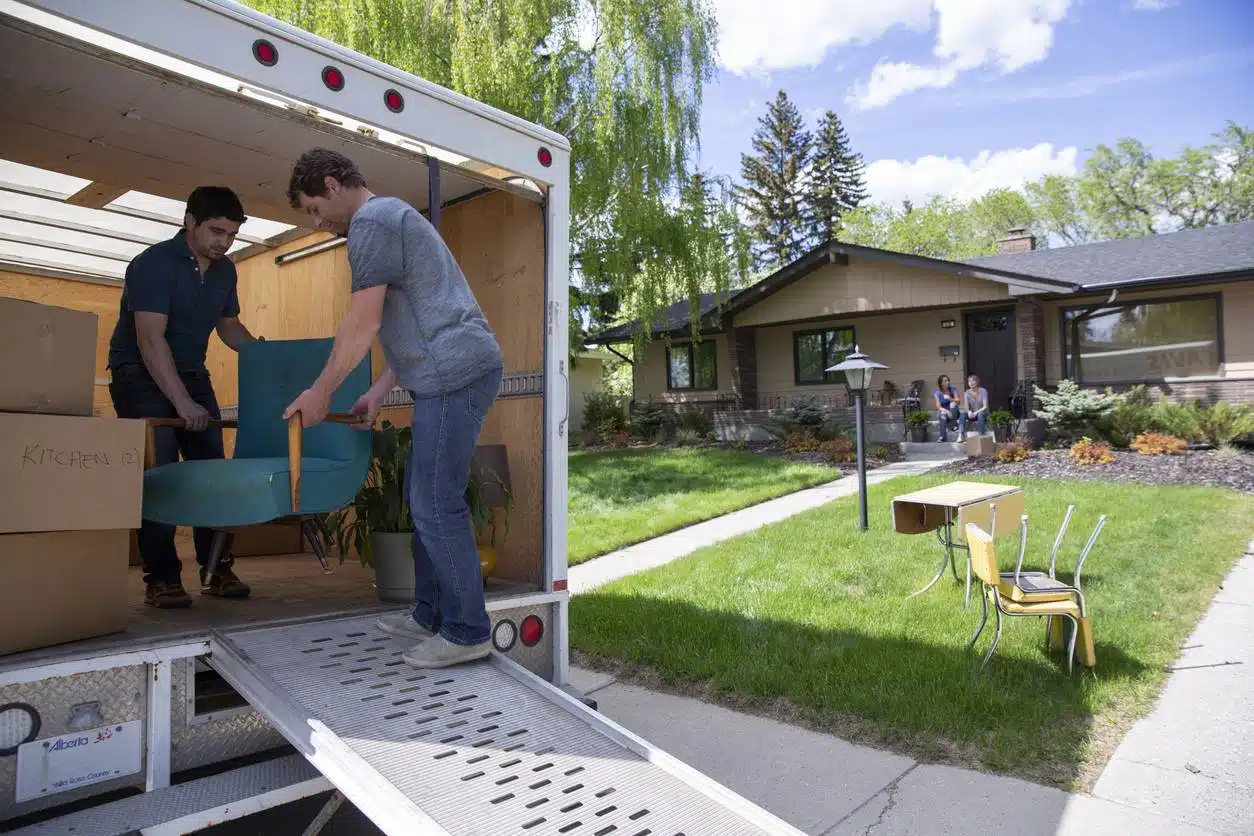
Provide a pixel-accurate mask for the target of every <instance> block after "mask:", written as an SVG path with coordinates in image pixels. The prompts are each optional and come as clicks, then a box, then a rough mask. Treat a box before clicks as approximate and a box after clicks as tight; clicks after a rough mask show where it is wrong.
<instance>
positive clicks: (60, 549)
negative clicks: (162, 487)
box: [0, 529, 130, 654]
mask: <svg viewBox="0 0 1254 836" xmlns="http://www.w3.org/2000/svg"><path fill="white" fill-rule="evenodd" d="M127 543H128V532H127V531H126V530H125V529H122V530H115V531H67V532H54V533H50V534H3V535H0V654H4V653H18V652H21V651H23V650H34V649H36V648H40V647H47V646H49V645H54V644H64V643H65V642H73V641H80V640H82V639H90V638H93V637H95V636H104V635H108V634H109V633H117V632H121V631H122V630H125V629H126V623H127V620H128V619H129V617H130V608H129V607H128V606H127V599H126V595H127V592H126V562H127V561H126V557H127Z"/></svg>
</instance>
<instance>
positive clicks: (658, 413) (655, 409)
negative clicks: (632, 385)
mask: <svg viewBox="0 0 1254 836" xmlns="http://www.w3.org/2000/svg"><path fill="white" fill-rule="evenodd" d="M630 429H631V434H632V435H634V436H636V437H637V438H642V439H645V440H646V441H658V440H663V441H664V440H665V439H667V438H669V437H670V434H671V432H672V431H673V430H674V429H675V413H674V412H672V411H671V410H669V409H667V408H666V407H664V406H662V405H661V404H659V403H654V402H653V399H652V398H650V399H649V400H647V401H636V402H635V403H633V404H632V405H631V423H630Z"/></svg>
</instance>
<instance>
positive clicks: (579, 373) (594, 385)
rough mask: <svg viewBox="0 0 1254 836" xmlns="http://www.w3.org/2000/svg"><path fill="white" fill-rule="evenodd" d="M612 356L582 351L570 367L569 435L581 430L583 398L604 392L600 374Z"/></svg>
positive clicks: (604, 352)
mask: <svg viewBox="0 0 1254 836" xmlns="http://www.w3.org/2000/svg"><path fill="white" fill-rule="evenodd" d="M611 358H612V355H611V354H610V353H609V352H608V351H582V352H580V353H579V354H577V355H575V361H574V362H573V363H572V364H571V367H570V390H569V392H570V434H571V436H572V437H573V436H574V435H575V434H576V433H578V432H580V431H581V430H582V429H583V408H584V405H585V400H584V398H585V397H586V396H587V395H591V394H594V393H596V392H603V391H605V384H604V382H603V381H604V378H603V377H602V372H603V371H604V368H605V364H606V363H607V362H609V361H610V359H611Z"/></svg>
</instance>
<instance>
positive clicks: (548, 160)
mask: <svg viewBox="0 0 1254 836" xmlns="http://www.w3.org/2000/svg"><path fill="white" fill-rule="evenodd" d="M536 159H538V160H539V161H540V165H542V166H544V167H545V168H548V167H549V166H551V165H553V152H552V151H550V150H549V149H547V148H541V149H540V150H539V152H537V153H536Z"/></svg>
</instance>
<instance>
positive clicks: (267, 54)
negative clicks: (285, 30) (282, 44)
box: [253, 38, 279, 67]
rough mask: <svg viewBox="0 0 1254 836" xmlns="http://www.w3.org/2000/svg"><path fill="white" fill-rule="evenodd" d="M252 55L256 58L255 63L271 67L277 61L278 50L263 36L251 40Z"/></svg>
mask: <svg viewBox="0 0 1254 836" xmlns="http://www.w3.org/2000/svg"><path fill="white" fill-rule="evenodd" d="M253 57H254V58H256V59H257V63H259V64H264V65H265V66H267V67H273V66H274V65H275V64H277V63H279V51H278V50H277V49H275V46H274V44H272V43H270V42H269V41H267V40H265V39H264V38H258V39H257V40H255V41H253Z"/></svg>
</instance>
